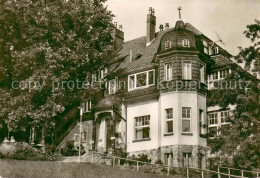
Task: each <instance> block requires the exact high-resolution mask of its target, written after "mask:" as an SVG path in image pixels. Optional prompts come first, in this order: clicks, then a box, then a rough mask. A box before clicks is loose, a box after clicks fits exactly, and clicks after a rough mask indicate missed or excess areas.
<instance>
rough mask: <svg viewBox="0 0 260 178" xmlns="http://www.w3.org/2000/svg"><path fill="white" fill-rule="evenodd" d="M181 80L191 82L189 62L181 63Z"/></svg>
mask: <svg viewBox="0 0 260 178" xmlns="http://www.w3.org/2000/svg"><path fill="white" fill-rule="evenodd" d="M182 79H184V80H191V61H183V62H182Z"/></svg>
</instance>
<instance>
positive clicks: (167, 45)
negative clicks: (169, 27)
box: [165, 41, 171, 49]
mask: <svg viewBox="0 0 260 178" xmlns="http://www.w3.org/2000/svg"><path fill="white" fill-rule="evenodd" d="M169 48H171V42H170V41H166V42H165V49H169Z"/></svg>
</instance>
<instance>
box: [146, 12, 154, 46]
mask: <svg viewBox="0 0 260 178" xmlns="http://www.w3.org/2000/svg"><path fill="white" fill-rule="evenodd" d="M154 12H155V11H154V9H153V8H152V7H149V14H147V21H146V23H147V28H146V44H148V45H149V43H150V42H151V41H152V40H153V39H154V38H155V25H156V17H155V16H154Z"/></svg>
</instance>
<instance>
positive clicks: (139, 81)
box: [128, 70, 155, 90]
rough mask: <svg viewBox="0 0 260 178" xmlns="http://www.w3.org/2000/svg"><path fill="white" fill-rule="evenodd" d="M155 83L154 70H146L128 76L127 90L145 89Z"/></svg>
mask: <svg viewBox="0 0 260 178" xmlns="http://www.w3.org/2000/svg"><path fill="white" fill-rule="evenodd" d="M154 83H155V76H154V70H148V71H145V72H140V73H136V74H132V75H129V76H128V90H134V89H141V88H146V87H149V86H151V85H154Z"/></svg>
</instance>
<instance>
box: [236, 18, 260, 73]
mask: <svg viewBox="0 0 260 178" xmlns="http://www.w3.org/2000/svg"><path fill="white" fill-rule="evenodd" d="M244 34H245V36H246V37H247V38H249V39H250V40H251V41H252V43H253V44H252V45H251V46H249V47H246V48H244V49H243V48H242V47H239V49H240V53H239V54H238V55H237V56H236V60H237V61H238V62H240V63H241V62H245V69H247V70H249V69H251V68H252V71H253V72H256V73H258V74H260V20H257V19H255V23H254V24H251V25H247V30H246V31H244Z"/></svg>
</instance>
